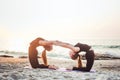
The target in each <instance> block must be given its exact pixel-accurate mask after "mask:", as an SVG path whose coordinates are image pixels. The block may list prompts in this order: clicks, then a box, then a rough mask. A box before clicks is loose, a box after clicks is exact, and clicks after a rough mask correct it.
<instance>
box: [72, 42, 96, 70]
mask: <svg viewBox="0 0 120 80" xmlns="http://www.w3.org/2000/svg"><path fill="white" fill-rule="evenodd" d="M75 47H79V48H80V50H79V51H78V52H76V53H75V52H72V51H71V52H70V57H71V58H72V59H73V60H75V59H77V58H78V66H77V67H73V69H72V70H77V71H85V72H89V71H90V70H91V68H92V66H93V63H94V56H95V54H94V51H93V50H91V46H89V45H87V44H81V43H77V44H76V45H75ZM82 51H83V52H86V54H85V58H86V60H87V63H86V66H85V67H82V62H81V56H80V55H79V53H80V52H82Z"/></svg>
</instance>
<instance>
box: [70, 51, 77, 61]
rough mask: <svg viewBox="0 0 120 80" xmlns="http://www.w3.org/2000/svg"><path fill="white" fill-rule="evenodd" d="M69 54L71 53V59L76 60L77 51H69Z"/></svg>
mask: <svg viewBox="0 0 120 80" xmlns="http://www.w3.org/2000/svg"><path fill="white" fill-rule="evenodd" d="M69 55H70V57H71V59H73V60H76V59H77V57H78V55H77V53H75V52H73V51H70V52H69Z"/></svg>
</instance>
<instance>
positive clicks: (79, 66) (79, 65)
mask: <svg viewBox="0 0 120 80" xmlns="http://www.w3.org/2000/svg"><path fill="white" fill-rule="evenodd" d="M81 67H82V60H81V56H80V55H79V56H78V68H81Z"/></svg>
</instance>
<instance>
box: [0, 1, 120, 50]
mask: <svg viewBox="0 0 120 80" xmlns="http://www.w3.org/2000/svg"><path fill="white" fill-rule="evenodd" d="M39 36H40V37H43V38H46V39H61V40H62V39H68V40H69V39H70V40H71V39H120V0H0V50H4V49H6V50H7V49H8V50H19V51H21V50H23V49H24V50H26V48H27V47H26V46H27V45H28V44H29V42H30V41H31V40H33V39H34V38H36V37H39Z"/></svg>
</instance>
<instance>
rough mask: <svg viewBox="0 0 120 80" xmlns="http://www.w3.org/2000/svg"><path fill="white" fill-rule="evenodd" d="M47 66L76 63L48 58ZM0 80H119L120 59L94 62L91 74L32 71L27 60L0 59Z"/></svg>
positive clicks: (66, 65)
mask: <svg viewBox="0 0 120 80" xmlns="http://www.w3.org/2000/svg"><path fill="white" fill-rule="evenodd" d="M39 59H40V58H39ZM40 62H41V60H40ZM83 63H85V60H83ZM49 64H51V65H53V64H54V65H56V66H59V67H61V68H63V67H64V68H67V67H71V66H75V65H76V61H73V60H62V59H52V58H50V59H49ZM0 80H120V59H115V60H95V63H94V66H93V68H92V71H91V72H80V71H62V70H51V69H40V68H38V69H32V68H31V67H30V64H29V60H28V58H4V57H0Z"/></svg>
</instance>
